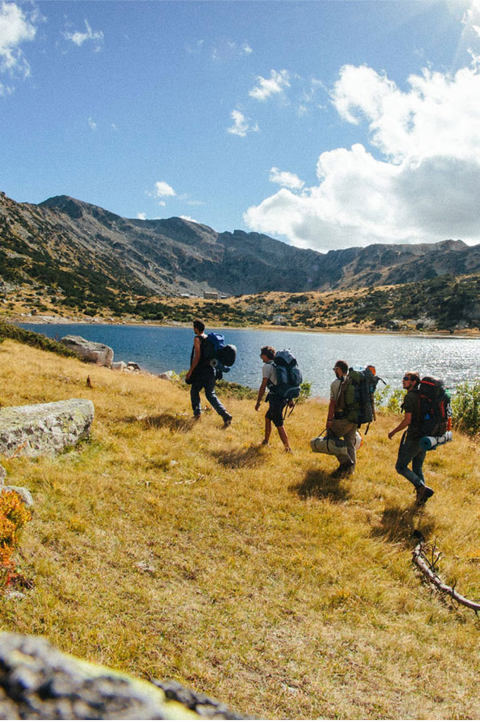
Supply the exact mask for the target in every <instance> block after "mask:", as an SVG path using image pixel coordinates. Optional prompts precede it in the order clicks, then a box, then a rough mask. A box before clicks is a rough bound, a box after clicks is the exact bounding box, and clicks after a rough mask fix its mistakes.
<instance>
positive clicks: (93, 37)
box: [63, 20, 104, 51]
mask: <svg viewBox="0 0 480 722" xmlns="http://www.w3.org/2000/svg"><path fill="white" fill-rule="evenodd" d="M85 30H86V32H83V33H82V32H80V31H78V30H77V31H75V32H74V33H71V32H68V31H65V32H64V33H63V36H64V37H65V39H66V40H71V41H72V43H74V44H75V45H76V46H77V47H79V48H80V47H81V46H82V45H83V44H84V43H86V42H91V43H93V47H94V50H95V51H99V50H101V48H102V45H103V40H104V35H103V32H102V31H101V30H98V31H97V32H93V30H92V28H91V27H90V24H89V22H88V20H85Z"/></svg>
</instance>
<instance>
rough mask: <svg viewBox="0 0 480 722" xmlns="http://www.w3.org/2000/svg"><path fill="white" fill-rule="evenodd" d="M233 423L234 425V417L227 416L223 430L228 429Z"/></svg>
mask: <svg viewBox="0 0 480 722" xmlns="http://www.w3.org/2000/svg"><path fill="white" fill-rule="evenodd" d="M231 423H232V416H230V415H228V416H225V418H224V419H223V428H224V429H226V428H228V427H229V426H230V424H231Z"/></svg>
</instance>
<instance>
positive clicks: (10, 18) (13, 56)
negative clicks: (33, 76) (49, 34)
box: [0, 2, 38, 95]
mask: <svg viewBox="0 0 480 722" xmlns="http://www.w3.org/2000/svg"><path fill="white" fill-rule="evenodd" d="M37 19H38V17H37V15H36V14H35V12H32V13H30V15H28V14H26V13H25V12H24V11H23V10H22V8H21V7H19V6H18V5H16V4H15V3H11V2H3V3H1V4H0V73H2V74H6V75H8V76H9V77H10V78H21V79H25V78H27V77H28V76H29V75H30V65H29V64H28V61H27V59H26V57H25V55H24V53H23V50H22V48H21V47H20V46H21V45H22V44H23V43H25V42H28V41H31V40H33V39H34V38H35V34H36V31H37V28H36V25H35V22H36V21H37ZM12 92H13V87H12V86H11V85H5V84H3V83H0V95H9V94H10V93H12Z"/></svg>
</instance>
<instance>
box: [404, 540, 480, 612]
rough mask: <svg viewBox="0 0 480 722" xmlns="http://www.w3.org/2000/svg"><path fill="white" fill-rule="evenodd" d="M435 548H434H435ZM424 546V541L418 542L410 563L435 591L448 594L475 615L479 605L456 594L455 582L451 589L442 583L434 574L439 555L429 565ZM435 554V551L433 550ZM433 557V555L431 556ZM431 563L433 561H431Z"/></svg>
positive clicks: (479, 609)
mask: <svg viewBox="0 0 480 722" xmlns="http://www.w3.org/2000/svg"><path fill="white" fill-rule="evenodd" d="M435 548H436V547H435ZM424 551H425V544H424V541H423V540H422V541H420V542H419V543H418V544H417V546H416V547H415V549H414V550H413V554H412V561H413V563H414V564H415V565H416V566H417V567H418V568H419V569H420V571H421V572H422V574H423V576H424V577H426V578H427V579H428V581H429V582H430V583H431V584H433V585H434V586H435V587H437V589H439V590H440V591H441V592H443V593H444V594H448V596H450V597H452V599H454V600H455V601H456V602H458V603H459V604H463V606H464V607H468V608H469V609H473V610H474V612H475V613H476V614H477V613H478V612H479V611H480V604H479V603H477V602H472V600H471V599H467V597H464V596H462V595H461V594H459V593H458V592H456V591H455V587H456V585H457V582H455V584H454V585H453V587H449V586H448V584H445V582H442V580H441V579H440V577H439V576H438V574H437V573H436V572H435V564H436V563H437V562H438V559H439V558H440V553H438V555H437V556H436V559H435V561H434V563H433V564H430V562H429V561H428V560H427V559H426V557H425V554H424ZM434 553H435V550H434ZM432 557H433V554H432ZM432 561H433V560H432Z"/></svg>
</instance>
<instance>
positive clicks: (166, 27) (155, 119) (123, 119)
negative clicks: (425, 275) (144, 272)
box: [0, 0, 480, 251]
mask: <svg viewBox="0 0 480 722" xmlns="http://www.w3.org/2000/svg"><path fill="white" fill-rule="evenodd" d="M479 189H480V0H471V1H468V2H467V1H466V0H465V2H464V1H463V0H451V1H450V0H449V1H447V0H445V1H443V0H442V1H440V0H438V1H437V0H425V1H423V0H408V1H407V2H403V0H370V1H369V0H346V1H345V2H344V1H343V0H307V1H306V2H304V1H303V0H279V1H277V0H263V1H261V0H255V1H254V2H250V1H249V0H202V1H200V2H190V1H189V0H174V1H173V2H170V1H168V0H123V1H122V2H117V1H116V0H89V1H88V2H83V1H82V0H70V1H68V2H64V1H63V0H49V1H39V2H13V1H10V0H6V1H5V0H3V1H2V0H0V190H3V191H4V192H5V193H6V194H7V195H8V196H10V197H12V198H14V199H15V200H17V201H27V202H31V203H38V202H41V201H42V200H45V199H46V198H48V197H51V196H54V195H61V194H66V195H70V196H73V197H75V198H78V199H80V200H84V201H87V202H90V203H94V204H96V205H99V206H102V207H103V208H107V209H108V210H110V211H113V212H115V213H118V214H119V215H122V216H126V217H131V218H136V217H141V218H148V219H150V218H168V217H171V216H184V217H187V218H191V219H193V220H195V221H197V222H199V223H204V224H206V225H209V226H211V227H213V228H214V229H215V230H217V231H225V230H228V231H232V230H234V229H236V228H240V229H244V230H251V231H258V232H262V233H267V234H268V235H271V236H273V237H276V238H280V239H282V240H284V241H287V242H290V243H293V244H295V245H298V246H301V247H310V248H316V249H317V250H321V251H327V250H329V249H333V248H343V247H349V246H359V245H362V246H364V245H368V244H369V243H373V242H386V243H399V242H403V243H405V242H407V243H408V242H435V241H441V240H444V239H446V238H454V239H457V238H461V239H463V240H464V241H466V242H468V243H478V242H479V241H480V202H479V201H480V197H479V196H480V191H479Z"/></svg>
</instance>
